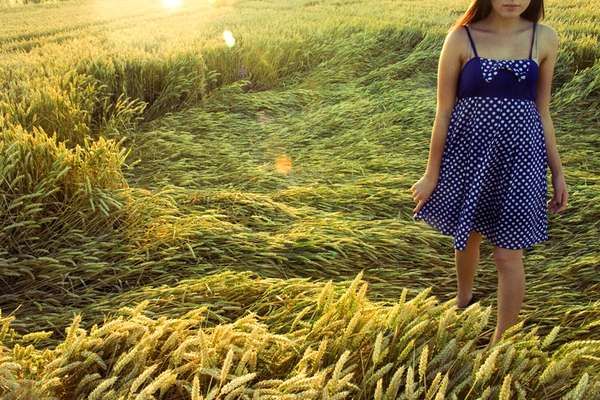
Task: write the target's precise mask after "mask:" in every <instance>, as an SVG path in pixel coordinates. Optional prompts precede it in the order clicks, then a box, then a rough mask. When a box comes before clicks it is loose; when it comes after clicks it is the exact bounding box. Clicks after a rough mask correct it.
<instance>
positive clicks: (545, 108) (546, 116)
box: [536, 25, 563, 175]
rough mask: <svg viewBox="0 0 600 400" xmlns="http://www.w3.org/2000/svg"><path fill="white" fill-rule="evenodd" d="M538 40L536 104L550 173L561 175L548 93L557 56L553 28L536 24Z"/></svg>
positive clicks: (556, 43)
mask: <svg viewBox="0 0 600 400" xmlns="http://www.w3.org/2000/svg"><path fill="white" fill-rule="evenodd" d="M538 26H539V27H540V28H541V29H540V30H539V36H538V40H539V42H540V48H543V49H544V50H543V55H542V57H541V59H540V74H539V77H538V85H537V94H536V106H537V109H538V111H539V113H540V116H541V119H542V124H543V126H544V137H545V141H546V149H547V152H548V165H549V167H550V169H551V170H552V175H561V174H562V173H563V170H562V165H561V162H560V156H559V155H558V150H557V148H556V136H555V130H554V124H553V123H552V118H551V117H550V93H551V87H552V77H553V76H554V65H555V64H556V58H557V56H558V46H559V40H558V34H557V33H556V31H555V30H554V29H552V28H551V27H550V26H547V25H538Z"/></svg>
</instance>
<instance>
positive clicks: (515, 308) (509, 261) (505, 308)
mask: <svg viewBox="0 0 600 400" xmlns="http://www.w3.org/2000/svg"><path fill="white" fill-rule="evenodd" d="M494 262H495V263H496V270H497V271H498V321H497V323H496V330H495V331H494V334H493V335H492V338H491V339H490V345H493V344H494V343H496V342H497V341H498V340H499V339H500V336H502V333H503V332H504V331H505V330H506V329H507V328H508V327H510V326H511V325H513V324H515V323H516V322H517V320H518V316H519V311H520V310H521V304H522V303H523V297H524V296H525V271H524V268H523V249H516V250H513V249H506V248H503V247H498V246H496V247H495V248H494Z"/></svg>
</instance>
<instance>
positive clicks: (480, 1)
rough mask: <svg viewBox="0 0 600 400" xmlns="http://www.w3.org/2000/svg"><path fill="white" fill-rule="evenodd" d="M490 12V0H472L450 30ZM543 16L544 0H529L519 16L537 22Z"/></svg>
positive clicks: (485, 15)
mask: <svg viewBox="0 0 600 400" xmlns="http://www.w3.org/2000/svg"><path fill="white" fill-rule="evenodd" d="M490 12H492V4H491V3H490V0H473V1H472V2H471V4H470V5H469V8H468V9H467V11H465V13H464V14H463V15H462V16H461V17H460V18H458V19H457V20H456V21H455V22H454V24H453V25H452V26H451V27H450V30H452V29H454V28H458V27H461V26H463V25H467V24H470V23H472V22H477V21H479V20H481V19H484V18H485V17H487V16H488V15H489V14H490ZM545 16H546V13H545V12H544V0H531V2H530V3H529V7H527V8H526V9H525V11H523V13H521V17H523V18H525V19H527V20H529V21H531V22H537V21H539V20H540V19H541V18H544V17H545Z"/></svg>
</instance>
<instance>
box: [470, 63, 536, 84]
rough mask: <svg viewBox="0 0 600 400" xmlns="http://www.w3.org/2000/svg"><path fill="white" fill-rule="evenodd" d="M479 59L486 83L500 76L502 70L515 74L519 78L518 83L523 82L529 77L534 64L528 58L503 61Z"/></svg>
mask: <svg viewBox="0 0 600 400" xmlns="http://www.w3.org/2000/svg"><path fill="white" fill-rule="evenodd" d="M479 59H480V60H481V68H482V73H483V79H485V81H486V82H491V81H492V79H494V76H496V75H498V71H499V70H500V69H506V70H508V71H511V72H513V73H514V74H515V76H516V77H517V82H521V81H523V80H525V78H526V77H527V74H528V72H529V66H530V62H533V61H532V60H530V59H527V58H525V59H522V60H502V59H491V58H482V57H479Z"/></svg>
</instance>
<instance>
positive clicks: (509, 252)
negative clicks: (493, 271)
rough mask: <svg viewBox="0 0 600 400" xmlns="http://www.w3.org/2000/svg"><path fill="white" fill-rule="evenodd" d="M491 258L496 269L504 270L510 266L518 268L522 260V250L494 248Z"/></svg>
mask: <svg viewBox="0 0 600 400" xmlns="http://www.w3.org/2000/svg"><path fill="white" fill-rule="evenodd" d="M493 256H494V262H495V263H496V267H497V268H502V269H506V268H510V267H511V266H520V265H521V260H522V259H523V249H507V248H504V247H499V246H495V247H494V253H493Z"/></svg>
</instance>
